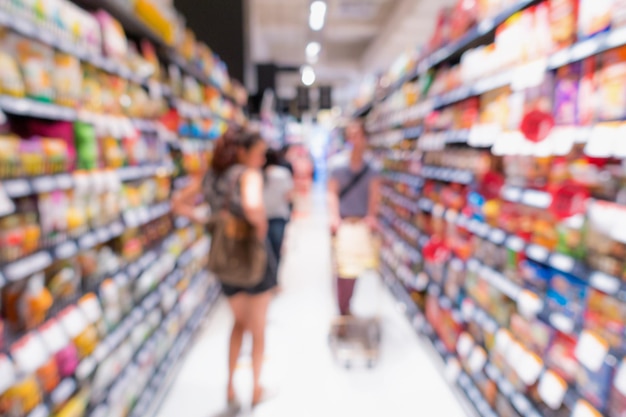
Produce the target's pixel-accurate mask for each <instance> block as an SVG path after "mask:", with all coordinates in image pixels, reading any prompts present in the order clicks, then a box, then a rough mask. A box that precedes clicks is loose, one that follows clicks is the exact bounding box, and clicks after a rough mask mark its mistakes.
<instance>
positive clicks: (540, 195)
mask: <svg viewBox="0 0 626 417" xmlns="http://www.w3.org/2000/svg"><path fill="white" fill-rule="evenodd" d="M522 203H523V204H526V205H528V206H531V207H537V208H548V207H550V203H552V196H551V195H550V194H549V193H546V192H543V191H536V190H526V191H525V192H524V194H523V196H522Z"/></svg>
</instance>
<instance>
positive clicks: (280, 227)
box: [264, 149, 293, 265]
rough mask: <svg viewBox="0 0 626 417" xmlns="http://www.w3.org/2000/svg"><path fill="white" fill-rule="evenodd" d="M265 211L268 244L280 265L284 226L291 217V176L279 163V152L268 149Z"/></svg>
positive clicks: (265, 172) (265, 169)
mask: <svg viewBox="0 0 626 417" xmlns="http://www.w3.org/2000/svg"><path fill="white" fill-rule="evenodd" d="M264 177H265V187H264V201H265V211H266V214H267V219H268V223H269V229H268V233H267V237H268V240H269V242H270V246H271V247H272V250H273V252H274V255H275V256H276V258H275V259H276V260H277V261H278V265H280V259H281V252H282V246H283V240H284V237H285V228H286V227H287V223H288V222H289V219H290V217H291V207H290V205H291V199H292V193H293V176H292V175H291V172H290V171H289V169H287V168H285V167H284V166H283V165H282V164H281V157H280V152H279V151H277V150H274V149H269V150H268V151H267V154H266V163H265V168H264Z"/></svg>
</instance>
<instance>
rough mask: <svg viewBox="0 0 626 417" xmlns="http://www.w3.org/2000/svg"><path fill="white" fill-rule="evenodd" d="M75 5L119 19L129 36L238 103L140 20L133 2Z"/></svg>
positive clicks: (79, 0) (86, 0)
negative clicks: (159, 51)
mask: <svg viewBox="0 0 626 417" xmlns="http://www.w3.org/2000/svg"><path fill="white" fill-rule="evenodd" d="M72 1H73V2H74V3H75V4H77V5H78V6H80V7H83V8H85V9H90V10H96V9H102V10H105V11H106V12H107V13H109V14H110V15H111V16H113V17H114V18H115V19H117V20H118V21H119V22H120V24H121V25H122V26H123V27H124V31H125V32H126V34H127V35H131V36H134V37H137V38H145V39H148V40H149V41H150V42H152V43H154V44H155V45H157V46H159V47H160V48H161V49H162V50H163V51H165V52H164V54H163V58H165V59H166V60H168V61H169V62H172V63H174V64H176V65H177V66H178V67H180V69H181V70H183V72H185V73H187V74H188V75H191V76H192V77H194V78H195V79H196V80H198V81H200V82H201V83H203V84H206V85H210V86H212V87H215V88H217V89H218V90H219V91H220V93H221V94H222V96H223V97H224V98H226V99H227V100H229V101H231V102H233V103H235V104H236V103H237V101H236V100H235V99H234V98H233V97H231V96H230V95H228V94H226V93H225V92H224V91H222V89H221V87H220V86H219V85H217V83H215V81H213V80H212V79H211V77H207V76H206V75H205V74H203V73H202V71H201V70H200V69H198V68H196V67H194V66H193V65H191V64H190V63H188V62H186V61H185V59H184V58H183V57H182V56H180V55H179V54H178V53H177V52H176V51H174V49H173V48H172V46H171V45H168V44H167V43H166V42H165V41H164V40H163V38H162V37H161V36H160V35H159V34H158V33H156V32H155V31H154V30H152V29H151V28H150V27H149V26H148V25H146V24H145V23H144V22H143V21H142V20H141V19H139V18H138V17H137V16H136V15H135V14H134V12H133V10H132V8H131V4H132V2H126V3H125V4H123V3H122V2H121V1H120V0H72Z"/></svg>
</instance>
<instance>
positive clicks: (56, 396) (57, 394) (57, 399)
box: [50, 378, 77, 405]
mask: <svg viewBox="0 0 626 417" xmlns="http://www.w3.org/2000/svg"><path fill="white" fill-rule="evenodd" d="M76 388H77V386H76V381H75V380H73V379H71V378H65V379H64V380H63V381H61V383H59V385H58V386H57V387H56V388H55V389H54V391H52V393H51V394H50V399H51V400H52V403H53V404H54V405H60V404H62V403H64V402H65V401H67V400H68V399H69V398H70V397H71V396H72V394H74V392H76Z"/></svg>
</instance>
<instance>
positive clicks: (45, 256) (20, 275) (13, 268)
mask: <svg viewBox="0 0 626 417" xmlns="http://www.w3.org/2000/svg"><path fill="white" fill-rule="evenodd" d="M51 264H52V256H50V254H49V253H48V252H38V253H36V254H34V255H31V256H28V257H26V258H24V259H20V260H19V261H16V262H13V263H11V264H9V265H8V266H7V267H6V268H5V270H4V273H5V275H6V277H7V278H8V279H9V280H10V281H19V280H20V279H24V278H26V277H27V276H29V275H32V274H34V273H35V272H39V271H42V270H43V269H45V268H47V267H49V266H50V265H51Z"/></svg>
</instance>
